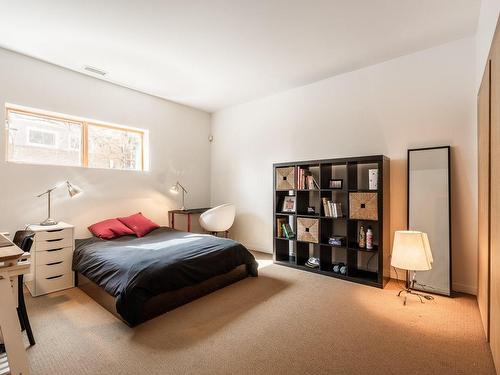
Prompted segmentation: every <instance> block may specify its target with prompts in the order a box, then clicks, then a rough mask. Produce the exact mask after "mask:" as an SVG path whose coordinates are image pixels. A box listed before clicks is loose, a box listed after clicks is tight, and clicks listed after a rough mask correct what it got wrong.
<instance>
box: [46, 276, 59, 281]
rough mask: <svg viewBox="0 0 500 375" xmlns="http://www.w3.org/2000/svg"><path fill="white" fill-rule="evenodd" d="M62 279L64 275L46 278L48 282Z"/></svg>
mask: <svg viewBox="0 0 500 375" xmlns="http://www.w3.org/2000/svg"><path fill="white" fill-rule="evenodd" d="M60 277H63V275H59V276H51V277H46V278H45V279H46V280H53V279H58V278H60Z"/></svg>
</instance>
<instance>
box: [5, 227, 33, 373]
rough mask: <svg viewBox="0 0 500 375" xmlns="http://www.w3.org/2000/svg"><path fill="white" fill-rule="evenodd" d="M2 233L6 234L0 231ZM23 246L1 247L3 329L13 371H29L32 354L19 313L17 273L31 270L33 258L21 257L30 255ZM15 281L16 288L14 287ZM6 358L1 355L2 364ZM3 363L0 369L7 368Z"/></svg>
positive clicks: (11, 370) (9, 362) (11, 371)
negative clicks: (23, 335)
mask: <svg viewBox="0 0 500 375" xmlns="http://www.w3.org/2000/svg"><path fill="white" fill-rule="evenodd" d="M0 236H3V235H2V234H0ZM28 257H29V254H28V253H26V254H25V253H24V252H23V251H22V250H21V249H20V248H19V247H17V246H15V245H14V244H12V246H7V247H0V330H1V334H2V337H3V343H4V344H5V349H6V351H7V359H8V365H9V368H10V371H9V372H7V371H6V373H10V374H12V375H29V373H30V370H29V365H28V357H27V355H26V349H25V347H24V343H23V338H22V334H21V328H20V326H19V320H18V317H17V311H16V307H17V276H18V275H21V274H26V273H29V269H30V262H29V261H27V260H26V261H22V262H18V261H19V260H20V259H24V258H28ZM12 283H14V288H12ZM4 360H5V358H2V356H1V355H0V366H2V367H3V366H4V364H2V362H4ZM2 367H0V369H1V370H0V372H2V371H3V370H5V368H2Z"/></svg>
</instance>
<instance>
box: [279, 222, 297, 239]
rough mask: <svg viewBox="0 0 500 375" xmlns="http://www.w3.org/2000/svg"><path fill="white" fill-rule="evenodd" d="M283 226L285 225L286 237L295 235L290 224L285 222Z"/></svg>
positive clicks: (289, 237)
mask: <svg viewBox="0 0 500 375" xmlns="http://www.w3.org/2000/svg"><path fill="white" fill-rule="evenodd" d="M282 227H283V234H284V235H285V237H286V238H288V239H291V238H294V237H295V233H294V231H293V229H292V227H291V226H290V224H288V223H284V224H283V225H282Z"/></svg>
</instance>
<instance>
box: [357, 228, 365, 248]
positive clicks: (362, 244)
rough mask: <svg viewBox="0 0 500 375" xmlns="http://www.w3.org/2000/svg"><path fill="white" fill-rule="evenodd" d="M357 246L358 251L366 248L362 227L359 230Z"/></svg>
mask: <svg viewBox="0 0 500 375" xmlns="http://www.w3.org/2000/svg"><path fill="white" fill-rule="evenodd" d="M358 246H359V248H360V249H364V248H365V246H366V233H365V227H364V226H363V225H361V227H360V228H359V238H358Z"/></svg>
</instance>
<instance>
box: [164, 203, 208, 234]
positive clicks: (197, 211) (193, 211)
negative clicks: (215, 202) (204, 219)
mask: <svg viewBox="0 0 500 375" xmlns="http://www.w3.org/2000/svg"><path fill="white" fill-rule="evenodd" d="M209 209H210V207H208V208H191V209H189V210H173V211H168V218H169V222H170V227H171V228H172V229H175V215H187V231H188V232H191V219H192V218H191V217H192V215H198V214H202V213H203V212H205V211H207V210H209Z"/></svg>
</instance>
